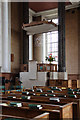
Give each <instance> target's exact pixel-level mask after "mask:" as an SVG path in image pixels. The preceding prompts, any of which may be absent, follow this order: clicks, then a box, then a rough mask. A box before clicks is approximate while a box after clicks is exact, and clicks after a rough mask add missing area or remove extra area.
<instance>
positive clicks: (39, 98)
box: [4, 96, 80, 118]
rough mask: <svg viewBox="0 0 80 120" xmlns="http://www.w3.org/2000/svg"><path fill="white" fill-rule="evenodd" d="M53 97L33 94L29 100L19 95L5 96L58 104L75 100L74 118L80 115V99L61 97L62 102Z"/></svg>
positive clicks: (25, 100)
mask: <svg viewBox="0 0 80 120" xmlns="http://www.w3.org/2000/svg"><path fill="white" fill-rule="evenodd" d="M50 98H51V97H44V96H31V98H30V99H29V100H27V99H21V96H18V97H17V98H13V99H12V98H7V96H6V97H4V99H6V100H15V101H24V102H36V103H47V104H57V105H63V104H64V103H69V102H73V113H74V116H73V117H74V118H76V117H79V112H80V107H79V105H80V100H79V99H73V98H61V97H60V98H59V100H60V102H57V101H53V100H52V101H51V100H50ZM54 98H55V97H54Z"/></svg>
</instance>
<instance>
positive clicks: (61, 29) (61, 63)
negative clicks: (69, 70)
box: [58, 2, 66, 72]
mask: <svg viewBox="0 0 80 120" xmlns="http://www.w3.org/2000/svg"><path fill="white" fill-rule="evenodd" d="M58 22H59V25H58V51H59V52H58V72H65V71H66V67H65V2H58Z"/></svg>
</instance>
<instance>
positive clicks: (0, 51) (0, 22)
mask: <svg viewBox="0 0 80 120" xmlns="http://www.w3.org/2000/svg"><path fill="white" fill-rule="evenodd" d="M1 8H2V3H1V2H0V71H1V66H2V9H1Z"/></svg>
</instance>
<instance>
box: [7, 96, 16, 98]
mask: <svg viewBox="0 0 80 120" xmlns="http://www.w3.org/2000/svg"><path fill="white" fill-rule="evenodd" d="M7 98H16V96H8V97H7Z"/></svg>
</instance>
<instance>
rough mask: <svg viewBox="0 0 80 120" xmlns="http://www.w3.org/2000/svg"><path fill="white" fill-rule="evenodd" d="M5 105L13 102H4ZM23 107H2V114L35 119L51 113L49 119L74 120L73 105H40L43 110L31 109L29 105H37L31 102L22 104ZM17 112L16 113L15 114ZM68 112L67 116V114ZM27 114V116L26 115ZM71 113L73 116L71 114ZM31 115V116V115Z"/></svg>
mask: <svg viewBox="0 0 80 120" xmlns="http://www.w3.org/2000/svg"><path fill="white" fill-rule="evenodd" d="M3 102H4V103H8V104H9V103H10V102H11V101H3ZM21 103H22V107H11V106H2V113H3V114H5V115H12V116H20V117H23V116H24V117H26V118H33V117H35V116H37V115H39V114H42V113H44V112H49V119H50V120H52V119H53V118H54V120H57V119H60V118H72V103H69V104H64V105H62V106H60V105H51V104H42V103H37V104H40V105H41V106H42V107H43V108H42V109H41V110H35V109H29V107H28V105H29V104H36V103H31V102H26V103H25V102H21ZM14 111H15V112H14ZM66 111H67V114H65V113H66ZM26 112H27V114H26ZM70 112H71V114H70ZM29 113H30V114H29Z"/></svg>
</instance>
